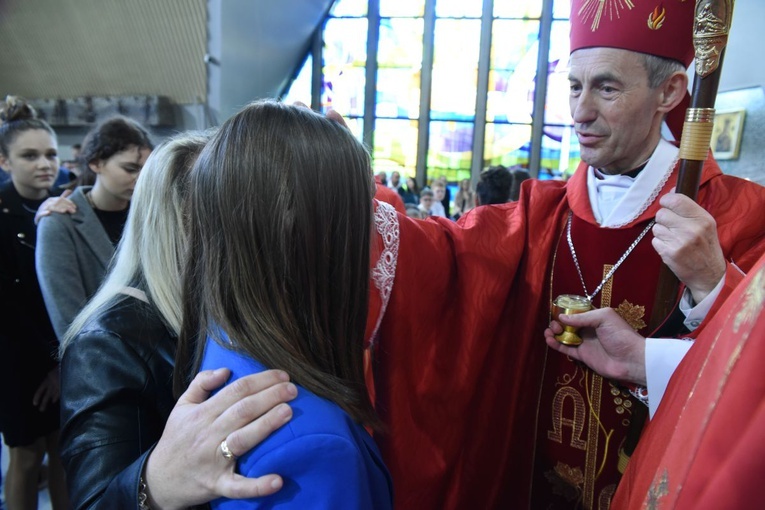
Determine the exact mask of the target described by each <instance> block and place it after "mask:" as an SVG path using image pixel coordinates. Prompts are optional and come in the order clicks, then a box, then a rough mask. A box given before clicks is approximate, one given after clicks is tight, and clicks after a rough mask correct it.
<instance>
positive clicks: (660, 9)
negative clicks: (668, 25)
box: [647, 4, 667, 30]
mask: <svg viewBox="0 0 765 510" xmlns="http://www.w3.org/2000/svg"><path fill="white" fill-rule="evenodd" d="M666 17H667V10H666V9H665V8H664V5H663V4H659V5H657V6H656V8H654V10H653V12H652V13H651V14H649V15H648V21H647V23H648V28H650V29H651V30H658V29H660V28H661V26H662V25H663V24H664V20H665V19H666Z"/></svg>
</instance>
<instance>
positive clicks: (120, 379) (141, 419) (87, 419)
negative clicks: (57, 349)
mask: <svg viewBox="0 0 765 510" xmlns="http://www.w3.org/2000/svg"><path fill="white" fill-rule="evenodd" d="M175 349H176V338H175V337H174V336H173V335H172V334H171V333H170V331H169V330H168V329H167V327H166V326H165V325H164V323H163V322H162V320H161V319H160V318H159V315H158V313H157V311H156V309H155V308H154V307H153V306H152V305H150V304H148V303H145V302H143V301H141V300H139V299H136V298H133V297H128V296H125V297H124V298H122V299H120V300H118V301H117V302H116V303H114V304H112V305H110V306H109V307H107V308H106V309H105V310H104V311H102V312H100V313H99V314H97V315H96V316H95V317H93V318H91V320H90V321H89V322H88V323H87V324H86V325H85V327H84V328H83V329H82V331H80V333H79V334H78V335H77V337H76V338H75V339H74V340H73V342H72V343H71V344H70V345H69V346H68V348H67V349H66V351H65V352H64V356H63V359H62V360H61V456H62V459H63V461H64V467H65V468H66V475H67V483H68V485H69V493H70V497H71V501H72V505H73V507H74V508H76V509H83V508H88V509H109V510H119V509H126V510H127V509H131V510H134V509H137V508H138V479H139V477H140V475H141V473H142V471H143V465H144V463H145V462H146V458H147V457H148V455H149V452H150V451H151V449H152V448H153V446H154V445H155V444H156V442H157V441H158V440H159V438H160V436H161V435H162V431H163V429H164V427H165V422H166V421H167V418H168V416H169V415H170V411H171V410H172V409H173V406H174V405H175V399H174V398H173V393H172V374H173V365H174V359H175Z"/></svg>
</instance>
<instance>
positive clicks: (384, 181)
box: [375, 172, 388, 186]
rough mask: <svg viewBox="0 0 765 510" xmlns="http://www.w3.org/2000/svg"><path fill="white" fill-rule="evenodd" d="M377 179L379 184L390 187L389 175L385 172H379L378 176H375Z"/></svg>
mask: <svg viewBox="0 0 765 510" xmlns="http://www.w3.org/2000/svg"><path fill="white" fill-rule="evenodd" d="M375 178H376V179H377V182H379V183H380V184H382V185H383V186H387V185H388V174H386V173H385V172H377V175H375Z"/></svg>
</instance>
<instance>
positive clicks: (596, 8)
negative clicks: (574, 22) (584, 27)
mask: <svg viewBox="0 0 765 510" xmlns="http://www.w3.org/2000/svg"><path fill="white" fill-rule="evenodd" d="M633 7H635V4H633V3H632V0H585V1H584V2H582V6H581V7H580V8H579V11H578V12H577V14H578V15H579V17H580V18H581V19H582V24H584V23H590V30H591V31H592V32H594V31H596V30H597V29H598V28H600V20H601V18H602V17H603V12H604V11H605V12H607V13H608V19H609V20H611V21H613V19H614V15H616V17H617V18H621V11H623V10H624V9H625V8H626V9H627V10H632V8H633Z"/></svg>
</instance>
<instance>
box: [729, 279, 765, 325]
mask: <svg viewBox="0 0 765 510" xmlns="http://www.w3.org/2000/svg"><path fill="white" fill-rule="evenodd" d="M764 302H765V267H763V268H762V269H760V270H759V272H758V273H757V275H756V276H755V277H754V278H753V279H752V281H751V282H749V286H748V287H747V288H746V292H745V293H744V303H743V305H742V306H741V310H739V312H738V313H737V314H736V319H735V320H734V321H733V332H734V333H738V330H739V329H740V328H741V326H742V325H743V324H748V323H750V322H752V321H753V320H754V318H755V317H756V316H757V313H758V312H759V311H760V310H761V309H762V305H763V303H764Z"/></svg>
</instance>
